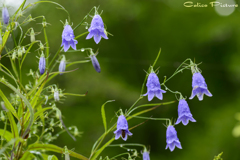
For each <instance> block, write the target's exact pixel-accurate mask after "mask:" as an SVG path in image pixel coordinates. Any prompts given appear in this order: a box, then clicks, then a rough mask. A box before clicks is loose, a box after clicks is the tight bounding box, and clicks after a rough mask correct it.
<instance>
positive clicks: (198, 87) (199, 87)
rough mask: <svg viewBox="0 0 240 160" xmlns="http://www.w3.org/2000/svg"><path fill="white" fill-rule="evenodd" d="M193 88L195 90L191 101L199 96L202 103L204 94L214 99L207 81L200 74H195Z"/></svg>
mask: <svg viewBox="0 0 240 160" xmlns="http://www.w3.org/2000/svg"><path fill="white" fill-rule="evenodd" d="M192 88H193V90H192V95H191V97H190V98H189V99H193V98H194V97H195V96H196V95H197V97H198V99H199V101H202V100H203V95H204V94H206V95H207V96H209V97H212V94H211V93H210V92H209V90H208V88H207V84H206V82H205V79H204V78H203V76H202V74H201V73H199V72H196V73H194V74H193V77H192Z"/></svg>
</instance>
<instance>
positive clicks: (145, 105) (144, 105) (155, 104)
mask: <svg viewBox="0 0 240 160" xmlns="http://www.w3.org/2000/svg"><path fill="white" fill-rule="evenodd" d="M174 102H175V101H170V102H166V103H154V104H143V105H140V106H137V107H135V108H133V109H132V110H131V111H129V112H128V115H130V114H131V113H132V112H133V111H135V110H136V109H138V108H142V107H151V106H160V105H168V104H172V103H174Z"/></svg>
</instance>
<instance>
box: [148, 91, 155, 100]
mask: <svg viewBox="0 0 240 160" xmlns="http://www.w3.org/2000/svg"><path fill="white" fill-rule="evenodd" d="M153 97H154V92H152V91H149V92H148V101H151V100H152V99H153Z"/></svg>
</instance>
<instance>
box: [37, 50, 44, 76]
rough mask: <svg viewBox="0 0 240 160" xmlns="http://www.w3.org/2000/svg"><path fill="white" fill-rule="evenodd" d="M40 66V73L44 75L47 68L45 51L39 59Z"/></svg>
mask: <svg viewBox="0 0 240 160" xmlns="http://www.w3.org/2000/svg"><path fill="white" fill-rule="evenodd" d="M38 68H39V71H40V74H41V75H42V74H43V73H44V72H45V68H46V60H45V57H44V54H43V53H42V55H41V57H40V59H39V65H38Z"/></svg>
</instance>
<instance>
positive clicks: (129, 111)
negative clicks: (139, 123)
mask: <svg viewBox="0 0 240 160" xmlns="http://www.w3.org/2000/svg"><path fill="white" fill-rule="evenodd" d="M142 98H143V96H140V97H139V98H138V99H137V100H136V102H135V103H134V104H133V105H132V106H131V107H130V108H129V110H128V112H127V115H126V116H128V115H129V114H130V113H131V109H132V108H133V107H134V106H135V105H136V104H137V103H138V102H139V101H140V100H141V99H142Z"/></svg>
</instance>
